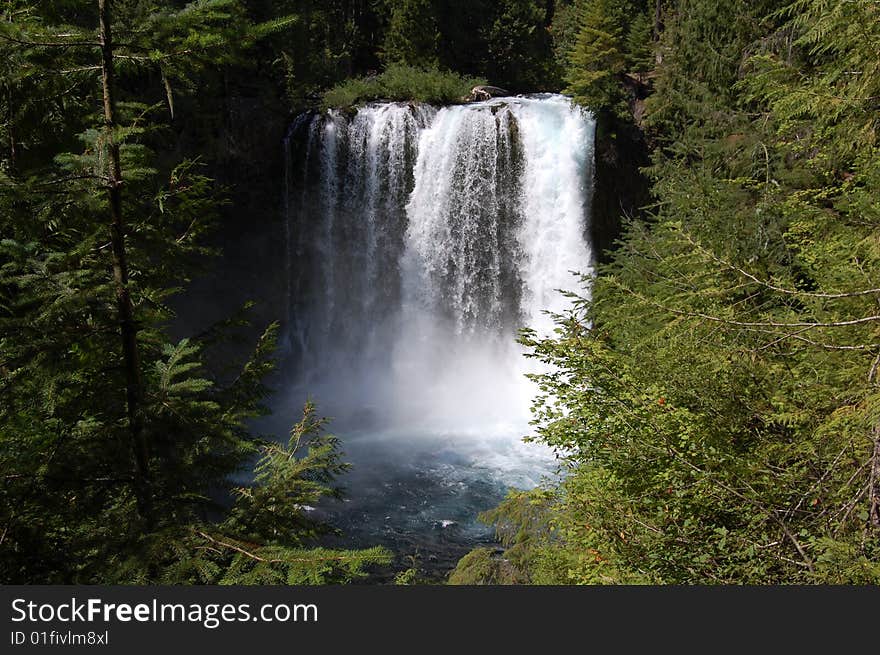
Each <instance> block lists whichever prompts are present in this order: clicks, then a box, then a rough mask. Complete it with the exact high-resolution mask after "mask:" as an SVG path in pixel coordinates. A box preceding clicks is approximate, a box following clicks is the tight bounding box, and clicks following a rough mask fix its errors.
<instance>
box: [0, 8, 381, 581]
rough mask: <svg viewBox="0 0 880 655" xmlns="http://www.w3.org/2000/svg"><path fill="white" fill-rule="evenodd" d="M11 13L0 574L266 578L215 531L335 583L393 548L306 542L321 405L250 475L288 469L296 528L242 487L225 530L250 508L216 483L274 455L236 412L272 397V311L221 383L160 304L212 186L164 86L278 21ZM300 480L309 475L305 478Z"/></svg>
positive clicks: (212, 203)
mask: <svg viewBox="0 0 880 655" xmlns="http://www.w3.org/2000/svg"><path fill="white" fill-rule="evenodd" d="M113 7H115V8H116V11H111V8H113ZM4 11H5V13H4V20H3V22H2V25H0V49H2V54H3V55H4V62H7V63H5V64H4V68H3V71H2V72H3V77H2V81H0V86H2V89H3V91H4V93H3V95H2V97H0V103H2V106H0V110H2V114H3V115H4V116H6V117H7V120H6V122H5V123H4V125H3V135H2V136H3V137H4V141H5V142H6V143H7V147H6V148H5V149H4V151H3V159H2V167H0V185H2V186H0V228H2V234H3V241H2V242H0V253H2V254H0V393H2V403H0V440H2V448H0V468H2V470H3V472H4V473H3V476H4V479H3V486H2V488H0V496H2V510H0V526H2V527H0V531H2V532H0V534H2V535H3V536H2V538H0V549H2V552H3V557H2V565H0V578H2V579H3V580H4V581H7V582H14V581H17V582H31V583H33V582H67V583H74V582H92V583H94V582H107V581H115V582H155V581H159V580H162V581H164V582H184V581H190V582H195V581H201V582H208V581H219V580H221V579H222V580H224V581H237V580H238V581H251V580H253V579H256V578H255V577H254V576H252V575H251V574H250V573H249V572H245V571H244V569H242V567H241V566H239V564H237V563H236V562H237V560H236V559H235V558H236V557H237V555H236V554H235V553H238V551H236V550H235V548H227V547H225V546H224V547H220V546H219V545H218V544H217V543H215V542H214V541H212V540H217V539H225V538H226V537H227V536H228V537H229V539H236V538H238V539H248V540H250V541H248V545H247V548H246V549H244V550H247V552H248V553H250V554H252V555H256V556H257V557H260V558H262V557H263V556H262V555H260V554H259V553H261V552H263V551H262V550H261V549H263V548H271V549H272V553H273V555H272V557H270V558H266V559H265V561H264V562H263V564H264V565H265V566H263V567H262V568H264V569H271V570H273V571H276V572H277V571H284V573H279V574H278V575H281V576H282V578H283V577H284V576H287V577H289V578H290V579H297V576H299V577H308V578H309V579H310V580H312V581H324V580H344V579H349V578H351V577H352V576H355V575H358V574H359V573H360V572H361V570H362V567H363V566H364V565H366V564H368V563H371V562H378V561H380V560H384V559H385V555H384V553H382V552H380V551H366V552H365V553H327V552H325V551H319V554H317V555H315V556H314V557H312V556H311V555H310V554H309V553H310V550H311V548H310V546H311V545H312V544H313V541H311V540H309V536H312V537H314V535H315V534H316V531H315V530H316V529H315V527H314V525H311V523H310V522H308V521H305V522H303V521H302V519H301V515H302V514H303V513H304V512H305V510H304V509H302V505H303V504H304V503H306V502H314V501H315V499H316V498H318V497H320V496H323V495H324V494H325V493H332V492H333V491H332V487H331V486H330V484H329V481H330V479H331V478H332V477H333V476H334V475H335V474H337V473H339V472H341V471H342V467H341V465H340V464H339V461H338V453H337V451H336V444H335V442H332V441H326V440H324V441H321V440H320V439H319V440H317V441H314V442H313V443H311V444H309V443H307V442H310V435H312V433H313V432H314V430H315V428H316V426H315V425H314V421H313V420H310V421H307V422H306V423H300V424H298V425H300V426H302V427H300V428H299V431H300V432H301V433H302V434H303V435H306V438H304V440H303V442H302V443H301V444H299V446H298V447H297V446H296V445H295V444H291V446H290V447H289V449H288V450H285V451H284V457H286V460H284V461H283V462H281V461H279V462H278V463H277V465H274V466H272V467H271V470H269V471H265V472H258V477H257V480H256V481H255V483H254V487H253V489H254V491H253V492H252V493H253V494H256V493H257V491H258V490H259V489H261V488H263V487H266V486H268V487H271V488H273V489H274V492H273V493H275V494H276V495H277V493H278V490H279V489H281V488H283V487H285V486H287V485H290V489H289V490H288V491H287V492H286V496H284V501H283V503H288V504H289V505H288V506H287V509H286V511H285V513H284V514H283V515H282V516H281V519H283V520H284V521H288V522H289V524H290V527H289V529H288V530H287V531H285V530H284V525H279V526H277V527H278V530H279V533H280V534H285V535H287V537H288V538H287V539H286V540H282V539H279V538H277V537H275V538H273V539H270V538H269V536H268V535H269V532H267V531H266V530H265V529H257V526H258V525H259V521H260V520H261V519H260V518H259V517H260V516H264V515H265V513H264V512H263V513H261V511H262V510H260V508H259V507H255V506H252V505H248V507H251V508H252V509H253V511H254V512H255V514H257V515H258V516H255V517H254V518H253V520H252V523H251V524H250V528H249V530H247V531H245V530H238V532H235V533H234V534H229V535H227V534H226V533H227V532H229V533H233V526H232V524H231V523H229V522H228V521H230V520H231V518H229V517H231V516H232V515H233V514H234V515H235V516H236V517H238V518H237V521H238V523H237V524H236V525H238V524H240V523H241V522H242V521H243V518H242V517H243V516H244V513H243V512H242V511H241V510H239V509H236V510H235V511H234V512H233V514H230V513H229V512H230V510H229V508H228V504H229V503H228V502H227V500H226V499H225V497H224V494H227V493H230V490H231V488H232V487H234V486H236V485H235V484H234V483H233V482H232V477H233V475H234V474H237V473H240V472H241V471H242V470H243V468H244V467H245V466H247V465H248V464H249V463H250V461H251V459H252V458H253V457H255V456H258V455H260V454H261V453H262V454H263V456H264V457H267V456H268V453H277V452H278V451H277V450H274V449H275V448H276V447H275V446H274V445H273V444H272V443H271V442H270V441H268V440H266V439H264V438H261V437H259V436H258V435H253V434H251V432H250V430H249V429H248V421H249V420H250V419H252V418H254V417H255V416H258V415H260V414H261V413H262V412H263V411H264V409H263V408H262V405H261V402H262V399H263V398H264V397H265V395H266V393H267V389H266V387H265V386H264V384H263V381H262V380H263V379H264V377H265V376H266V375H267V374H268V373H269V372H270V371H271V370H272V368H273V363H272V360H271V352H272V349H273V347H274V338H275V332H276V331H277V330H276V326H274V325H272V326H269V328H268V329H267V330H266V331H265V333H264V335H263V337H262V339H261V340H260V342H259V343H258V345H257V348H256V350H255V352H254V354H253V356H252V357H251V358H249V359H248V360H246V361H244V362H242V363H241V366H240V368H239V371H238V372H237V374H235V375H234V376H232V377H231V378H230V379H229V380H225V378H224V379H220V378H216V377H212V376H211V375H209V374H208V373H207V370H206V368H205V366H204V364H203V361H202V354H201V353H202V349H203V344H202V343H200V342H198V341H189V340H184V341H182V342H179V343H172V342H171V341H170V340H169V338H168V336H167V334H166V331H165V325H166V324H167V322H168V320H169V319H170V317H171V316H172V312H171V310H170V309H169V307H168V300H169V298H171V297H172V296H173V295H174V294H175V293H176V292H177V290H179V288H180V287H181V286H182V285H185V284H186V282H187V281H188V280H189V279H190V278H191V276H192V275H193V272H194V270H196V268H195V267H196V266H197V265H198V261H199V259H200V258H201V257H202V256H204V255H205V254H207V253H208V250H207V249H206V248H205V247H204V246H203V245H202V237H203V236H204V234H205V233H206V232H207V231H208V230H209V229H210V228H211V224H212V223H213V221H214V219H216V217H217V209H218V206H219V202H220V201H221V197H220V196H219V194H218V190H217V189H215V187H214V184H213V183H212V181H211V180H209V179H208V178H206V177H205V176H204V175H203V174H201V170H200V165H199V163H198V162H197V161H183V162H179V163H176V164H169V163H168V161H169V160H170V157H169V156H168V155H167V154H165V153H162V152H161V151H162V150H165V149H168V148H169V143H168V141H167V138H166V136H165V129H166V125H167V121H168V120H170V118H171V116H172V115H173V114H174V113H175V98H176V97H179V96H180V95H184V94H186V93H187V92H189V91H191V90H192V89H193V87H194V85H196V84H197V83H198V79H199V77H200V74H201V72H203V71H206V70H209V69H211V67H216V66H220V65H223V64H225V63H229V62H232V61H234V60H235V58H236V57H238V56H239V53H240V52H242V51H243V49H244V48H246V47H248V45H249V44H251V43H253V42H254V41H255V40H256V39H259V38H261V37H262V36H264V35H266V34H268V33H272V32H274V31H277V30H279V29H283V28H284V27H285V26H286V25H288V24H289V23H290V19H287V18H281V19H278V20H274V21H270V22H269V23H266V24H254V23H252V22H251V21H249V20H248V18H247V16H246V14H245V12H244V10H243V8H242V6H241V5H239V4H238V3H237V2H234V1H232V0H209V1H206V2H199V3H193V4H190V5H187V6H185V7H184V8H182V9H178V8H177V6H176V4H175V3H170V2H169V3H166V4H160V5H157V4H156V3H126V4H125V5H119V4H116V3H113V4H112V6H111V3H110V2H109V0H98V2H97V3H96V4H93V3H87V2H68V3H51V6H47V7H31V6H29V5H27V4H26V3H23V2H22V3H18V2H15V3H11V4H10V5H9V6H8V9H6V10H4ZM157 83H158V84H157ZM18 98H24V99H25V101H24V102H22V103H19V102H18V101H17V99H18ZM160 155H161V156H160ZM310 411H311V410H310ZM312 447H313V448H314V451H312V450H311V449H312ZM306 450H308V453H306V452H305V451H306ZM264 462H265V460H264ZM284 462H286V464H285V463H284ZM303 462H305V464H304V463H303ZM300 476H301V478H302V480H303V481H305V480H311V482H308V483H305V482H304V483H303V485H304V486H302V485H301V486H300V487H297V486H296V485H295V484H294V482H295V481H297V480H299V479H300ZM224 490H225V491H224ZM239 495H240V496H241V495H246V494H245V491H243V490H240V491H239ZM242 503H243V501H239V506H240V507H241V506H242ZM283 503H282V504H283ZM245 505H247V504H246V503H245ZM258 510H259V511H258ZM224 515H226V517H227V518H218V517H223V516H224ZM304 525H311V527H309V528H307V529H304V531H303V532H302V533H300V531H299V529H300V528H301V527H302V526H304ZM227 528H228V529H227ZM290 535H301V536H302V538H301V539H297V540H293V539H292V538H290ZM260 538H264V539H263V541H262V542H259V541H256V540H258V539H260ZM229 543H230V544H231V543H232V541H230V542H229ZM236 543H239V542H236ZM210 549H213V550H210ZM214 551H219V553H215V554H216V555H217V556H216V557H207V558H206V557H203V555H204V554H205V553H206V552H212V553H213V552H214ZM291 553H294V554H293V555H291ZM238 554H239V555H241V553H238ZM310 557H311V559H309V558H310ZM253 561H260V560H253ZM309 562H311V564H309ZM185 563H189V564H191V565H192V567H194V568H191V569H187V570H189V571H190V573H186V574H184V572H183V571H184V568H186V566H187V564H185ZM291 567H293V568H291ZM293 569H296V571H298V573H296V574H295V575H294V574H293V573H290V572H289V571H292V570H293ZM261 570H262V569H261ZM174 572H177V573H179V574H180V576H181V577H179V578H177V577H175V575H177V573H174ZM268 575H269V574H268V572H266V571H263V572H262V573H260V576H258V577H266V576H268ZM276 577H277V576H276Z"/></svg>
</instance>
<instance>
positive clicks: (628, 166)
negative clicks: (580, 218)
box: [590, 112, 650, 263]
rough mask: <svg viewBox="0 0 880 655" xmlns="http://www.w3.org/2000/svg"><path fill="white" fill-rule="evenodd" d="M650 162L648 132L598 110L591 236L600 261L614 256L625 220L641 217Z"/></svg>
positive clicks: (647, 198)
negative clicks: (646, 138)
mask: <svg viewBox="0 0 880 655" xmlns="http://www.w3.org/2000/svg"><path fill="white" fill-rule="evenodd" d="M649 162H650V159H649V152H648V145H647V143H646V142H645V135H644V133H643V132H642V131H641V130H640V129H639V128H638V127H637V126H636V125H635V124H633V123H632V122H628V121H624V120H623V119H621V118H619V117H618V116H616V115H614V114H611V113H608V112H599V113H598V115H597V124H596V182H595V186H594V191H593V209H592V216H591V218H592V221H591V224H590V238H591V241H592V244H593V252H594V253H596V258H597V259H598V261H599V262H600V263H604V262H607V261H609V260H610V259H611V256H612V253H611V252H610V251H611V250H612V249H613V248H614V245H615V243H616V241H617V240H618V238H620V236H621V233H622V231H623V225H624V223H625V221H626V220H627V219H630V218H636V217H641V216H642V215H643V208H644V207H645V206H646V205H647V204H648V203H649V202H650V181H649V180H648V178H647V176H646V175H645V174H644V173H643V172H642V168H643V167H645V166H647V165H648V164H649Z"/></svg>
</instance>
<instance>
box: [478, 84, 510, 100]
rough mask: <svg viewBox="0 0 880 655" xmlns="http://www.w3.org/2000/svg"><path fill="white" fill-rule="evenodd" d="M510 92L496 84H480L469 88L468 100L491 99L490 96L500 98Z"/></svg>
mask: <svg viewBox="0 0 880 655" xmlns="http://www.w3.org/2000/svg"><path fill="white" fill-rule="evenodd" d="M509 95H510V92H509V91H506V90H504V89H502V88H500V87H497V86H488V85H480V86H475V87H474V88H473V89H471V95H470V101H471V102H477V101H478V100H491V99H492V98H502V97H504V96H509Z"/></svg>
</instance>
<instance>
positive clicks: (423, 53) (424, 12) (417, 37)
mask: <svg viewBox="0 0 880 655" xmlns="http://www.w3.org/2000/svg"><path fill="white" fill-rule="evenodd" d="M388 5H389V10H390V13H391V18H390V21H389V25H388V30H387V32H386V33H385V43H384V45H383V48H382V51H383V52H382V56H383V59H384V60H385V62H386V63H392V64H395V63H396V64H406V65H408V66H417V67H422V68H436V67H437V66H438V63H439V59H438V52H437V49H438V45H439V42H440V33H439V32H438V26H437V17H436V14H435V10H434V6H433V3H432V2H431V0H397V1H394V2H389V3H388Z"/></svg>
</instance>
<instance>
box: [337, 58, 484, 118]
mask: <svg viewBox="0 0 880 655" xmlns="http://www.w3.org/2000/svg"><path fill="white" fill-rule="evenodd" d="M485 83H486V82H485V81H484V80H481V79H478V78H467V77H463V76H461V75H458V74H456V73H447V72H443V71H440V70H437V69H422V68H413V67H410V66H404V65H402V64H393V65H391V66H389V67H388V68H387V69H386V70H385V72H384V73H382V74H381V75H375V76H372V77H364V78H358V79H353V80H348V81H347V82H343V83H342V84H340V85H338V86H336V87H334V88H332V89H330V90H329V91H327V92H326V93H325V94H324V99H323V104H324V106H325V107H327V108H331V107H332V108H347V107H353V106H355V105H358V104H360V103H364V102H369V101H372V100H397V101H415V102H431V103H438V104H450V103H459V102H463V101H464V100H466V99H467V96H468V95H469V94H470V91H471V89H472V88H473V87H475V86H477V85H479V84H485Z"/></svg>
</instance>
